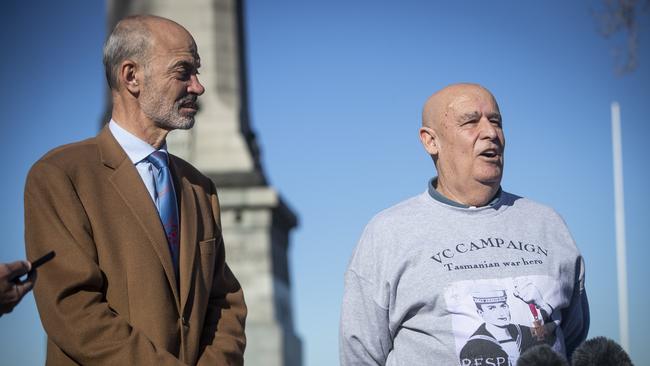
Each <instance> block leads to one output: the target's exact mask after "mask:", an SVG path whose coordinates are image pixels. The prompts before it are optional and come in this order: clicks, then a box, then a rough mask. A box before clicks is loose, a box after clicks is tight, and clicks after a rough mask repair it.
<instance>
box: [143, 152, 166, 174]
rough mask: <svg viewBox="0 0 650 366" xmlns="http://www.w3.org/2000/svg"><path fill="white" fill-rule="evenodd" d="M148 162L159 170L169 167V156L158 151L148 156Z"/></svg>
mask: <svg viewBox="0 0 650 366" xmlns="http://www.w3.org/2000/svg"><path fill="white" fill-rule="evenodd" d="M147 160H149V162H150V163H151V164H153V165H155V166H156V168H158V170H160V169H163V168H166V167H167V154H165V153H164V152H162V151H160V150H156V151H154V152H152V153H151V154H149V156H147Z"/></svg>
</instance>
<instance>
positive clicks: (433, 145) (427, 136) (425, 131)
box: [420, 126, 440, 157]
mask: <svg viewBox="0 0 650 366" xmlns="http://www.w3.org/2000/svg"><path fill="white" fill-rule="evenodd" d="M420 141H421V142H422V146H424V149H425V150H426V151H427V152H428V153H429V155H431V156H433V157H436V156H438V152H439V147H440V141H439V139H438V135H437V134H436V131H434V130H433V128H431V127H426V126H423V127H420Z"/></svg>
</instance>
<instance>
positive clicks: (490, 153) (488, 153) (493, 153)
mask: <svg viewBox="0 0 650 366" xmlns="http://www.w3.org/2000/svg"><path fill="white" fill-rule="evenodd" d="M479 155H480V156H483V157H485V158H488V159H495V158H498V157H500V156H501V152H500V151H499V150H497V149H487V150H484V151H483V152H481V153H480V154H479Z"/></svg>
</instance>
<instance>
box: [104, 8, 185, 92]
mask: <svg viewBox="0 0 650 366" xmlns="http://www.w3.org/2000/svg"><path fill="white" fill-rule="evenodd" d="M179 32H180V33H185V35H187V36H189V33H188V32H187V30H185V28H183V27H182V26H181V25H180V24H178V23H176V22H174V21H172V20H169V19H166V18H162V17H158V16H155V15H133V16H129V17H126V18H124V19H122V20H121V21H119V22H118V23H117V24H116V25H115V28H113V31H112V32H111V34H110V35H109V36H108V38H107V39H106V43H104V59H103V61H104V69H105V72H106V80H107V81H108V85H109V87H110V88H111V89H113V90H118V89H119V76H118V74H119V68H120V65H121V64H122V62H123V61H124V60H132V61H135V62H138V63H140V64H143V65H144V64H146V63H147V61H148V59H149V56H150V52H151V49H152V47H153V45H154V44H155V43H156V42H157V41H159V39H160V38H161V37H163V38H164V37H170V36H172V35H175V34H178V33H179ZM190 37H191V36H190Z"/></svg>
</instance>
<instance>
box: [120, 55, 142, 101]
mask: <svg viewBox="0 0 650 366" xmlns="http://www.w3.org/2000/svg"><path fill="white" fill-rule="evenodd" d="M119 71H120V72H119V74H118V76H119V79H120V80H119V81H120V84H122V85H123V86H124V87H125V88H126V89H127V90H128V91H129V92H131V94H134V95H138V94H140V87H141V80H139V79H141V78H142V76H141V74H142V73H141V72H139V71H140V67H139V65H138V64H137V63H136V62H135V61H132V60H124V61H122V64H121V65H120V70H119Z"/></svg>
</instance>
